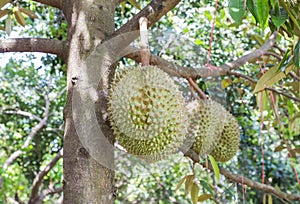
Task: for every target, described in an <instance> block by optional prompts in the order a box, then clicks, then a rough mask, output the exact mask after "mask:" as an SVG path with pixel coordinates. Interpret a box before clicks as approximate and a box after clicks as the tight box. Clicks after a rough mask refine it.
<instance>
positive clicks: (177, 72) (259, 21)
mask: <svg viewBox="0 0 300 204" xmlns="http://www.w3.org/2000/svg"><path fill="white" fill-rule="evenodd" d="M37 2H38V3H37ZM130 2H131V4H128V3H126V2H125V1H103V0H95V1H93V2H90V1H79V0H73V1H71V0H65V1H60V0H55V1H47V0H37V1H30V2H29V1H8V0H3V1H1V3H0V6H1V8H2V10H1V13H0V16H1V17H3V18H2V19H3V29H4V30H5V31H6V33H7V34H10V32H11V28H12V25H15V24H19V25H21V26H25V25H26V27H25V28H26V30H24V33H23V34H22V35H23V36H24V37H28V36H30V37H33V38H6V39H2V40H1V41H0V50H1V52H43V53H50V54H55V55H57V56H58V57H59V58H60V59H57V58H55V57H53V56H52V55H51V56H49V55H46V56H43V59H42V65H41V66H42V67H41V68H40V67H37V66H36V65H35V64H34V62H36V60H35V59H34V58H35V57H33V56H32V55H29V56H28V58H26V59H25V58H24V59H19V60H17V61H12V60H11V61H9V62H8V63H7V64H6V66H5V67H3V68H2V70H3V71H2V75H1V112H2V115H1V124H2V126H1V143H2V144H1V146H3V147H4V148H2V150H1V163H3V169H2V172H1V184H2V185H1V190H3V191H4V192H5V193H4V194H3V200H4V202H13V201H12V200H15V201H17V202H22V200H23V201H28V203H39V202H41V201H42V200H44V201H47V199H48V200H49V202H52V201H53V200H57V199H58V197H59V195H60V194H58V193H59V192H61V191H62V190H63V193H64V197H63V199H64V203H87V202H89V203H111V202H112V201H113V200H114V196H115V194H116V189H115V187H114V182H113V179H114V172H113V166H114V163H113V161H114V149H113V148H111V147H112V146H111V145H107V144H108V143H107V141H110V142H111V144H112V143H113V135H112V131H111V130H110V128H109V124H108V121H107V117H106V115H107V110H106V108H105V107H106V97H105V93H106V92H107V89H108V86H109V85H108V84H109V83H108V81H109V79H110V78H111V77H112V76H113V74H114V71H115V69H116V65H117V61H118V60H119V57H121V56H122V54H123V53H122V52H120V51H124V50H125V51H127V53H128V54H127V55H126V58H130V59H133V60H134V61H136V62H140V55H139V52H135V51H133V50H135V49H136V48H133V47H130V49H129V50H128V48H127V46H128V45H129V44H130V43H131V42H132V41H133V40H135V39H136V38H137V37H138V32H135V31H136V30H137V29H138V20H139V18H140V17H142V16H145V17H147V18H148V19H149V20H150V23H149V27H152V28H151V29H152V31H153V35H151V36H150V45H151V48H152V53H153V55H152V56H151V64H155V65H158V66H159V67H161V68H162V69H163V70H164V71H166V72H167V73H169V74H170V75H171V76H174V77H177V79H178V83H179V84H180V85H181V86H182V89H183V91H184V94H185V96H187V97H188V96H189V95H191V93H193V92H194V94H195V95H197V94H199V95H200V96H201V94H202V95H203V92H205V93H206V94H207V95H209V96H210V97H211V98H213V99H216V100H217V99H218V98H219V99H220V98H221V100H224V99H226V102H227V105H228V106H227V108H228V109H229V110H230V111H231V112H232V113H233V114H234V115H235V116H236V117H237V119H238V121H239V123H240V125H241V127H242V130H243V131H242V135H241V137H242V144H241V149H242V150H243V151H241V152H240V153H239V155H238V157H237V158H236V159H235V160H233V162H231V163H229V164H226V165H225V167H226V169H227V170H225V169H223V168H221V169H220V173H221V174H223V175H224V176H225V177H226V178H228V179H230V180H231V181H233V183H231V182H230V181H229V182H227V181H225V180H224V181H221V182H220V183H219V184H217V183H214V182H215V181H214V177H211V173H209V172H208V171H204V170H203V169H202V167H197V168H200V169H199V172H198V170H195V169H193V170H190V171H191V173H194V174H197V178H199V184H197V185H199V186H200V187H201V193H202V194H203V193H206V194H211V195H214V197H213V200H215V201H216V202H222V201H226V200H234V199H241V200H247V201H248V200H249V201H250V200H252V201H253V202H254V203H256V202H262V201H263V200H264V199H265V198H266V195H267V194H269V195H275V196H276V197H277V198H276V199H275V198H274V201H275V202H278V203H279V202H293V201H296V200H299V197H300V196H299V195H297V192H298V190H299V178H298V175H297V171H299V168H300V167H299V159H298V160H297V154H298V152H299V113H298V112H299V101H300V99H299V49H300V48H299V47H300V46H299V18H298V15H299V5H298V2H296V1H288V2H285V1H270V2H267V1H230V3H229V4H228V2H223V1H220V2H219V3H218V2H213V3H207V2H198V1H190V2H188V3H187V2H180V1H176V0H165V1H158V0H157V1H156V0H154V1H151V2H146V1H145V2H144V1H142V2H138V3H137V2H135V1H130ZM245 3H246V4H245ZM178 4H180V5H178ZM48 6H50V7H48ZM176 6H177V7H176ZM139 7H141V8H143V9H141V10H140V11H139ZM25 9H26V10H25ZM169 11H170V12H169ZM168 12H169V13H168ZM167 13H168V14H167ZM250 13H251V15H250ZM24 14H25V15H27V16H29V17H30V18H28V17H24ZM229 14H230V16H231V17H229ZM36 17H39V19H38V20H35V21H32V18H36ZM232 19H233V20H234V21H233V20H232ZM158 20H160V22H159V23H158V22H157V21H158ZM36 22H39V23H37V24H36ZM255 24H256V25H255ZM212 27H213V28H214V29H211V28H212ZM13 28H15V27H14V26H13ZM212 31H213V32H212ZM150 32H151V31H150ZM128 33H129V34H128ZM166 33H167V34H168V35H166ZM272 33H273V34H272ZM278 33H279V34H278ZM4 35H5V33H4V32H3V34H2V37H3V36H4ZM277 35H279V36H280V37H278V38H277ZM124 36H125V37H124ZM182 36H184V38H182ZM210 39H211V40H210ZM103 48H106V49H103ZM125 48H126V49H125ZM95 51H97V52H95ZM99 51H100V54H101V55H99ZM125 51H124V52H125ZM245 52H248V54H246V53H245ZM94 53H96V54H97V55H96V56H94V57H98V58H100V59H98V58H97V60H96V62H98V60H99V61H100V62H101V65H100V64H99V66H91V65H95V64H94V63H95V62H91V61H90V60H91V59H94V58H93V57H92V58H91V56H93V55H94ZM206 53H209V54H208V56H209V57H208V58H207V57H206ZM102 54H103V55H102ZM103 56H106V57H108V58H105V57H103ZM101 57H102V58H101ZM62 61H63V62H66V64H67V67H65V65H64V64H63V62H62ZM122 62H123V63H124V64H125V65H129V64H132V61H130V60H123V61H122ZM247 62H250V63H253V64H251V65H247V66H243V65H244V64H246V63H247ZM89 63H91V64H89ZM120 66H121V65H120ZM218 69H221V71H220V70H218ZM95 73H96V75H95ZM98 74H99V75H98ZM262 75H263V76H262ZM98 76H99V78H98ZM65 77H66V78H65ZM95 77H97V79H95ZM211 77H214V80H212V79H211ZM281 79H282V80H281ZM257 80H258V81H257ZM279 80H280V81H279ZM65 81H66V83H65ZM95 82H97V83H96V84H97V85H96V86H94V85H92V86H91V87H88V89H87V87H86V85H87V84H88V85H89V84H93V83H95ZM98 82H99V83H98ZM65 85H66V86H67V97H66V105H65V109H64V119H65V124H64V127H65V129H64V142H63V146H64V153H63V158H64V159H63V163H64V182H62V181H61V180H62V177H61V174H62V171H61V168H59V166H58V165H55V164H57V162H61V161H59V159H60V158H61V157H62V151H61V147H62V137H61V135H62V134H63V131H62V126H61V125H62V107H63V105H62V104H63V103H64V102H65V99H64V94H65V93H64V91H65V89H64V86H65ZM218 85H222V88H223V90H222V89H221V87H220V86H218ZM273 85H274V86H273ZM190 86H191V87H192V89H195V91H191V90H190V89H189V88H188V87H190ZM272 86H273V87H272ZM199 88H201V89H202V91H201V90H200V91H199ZM224 90H226V93H227V94H224V93H225V91H224ZM253 90H255V92H259V94H257V95H254V94H252V91H253ZM197 91H198V93H197ZM89 93H97V97H92V96H91V95H89ZM220 94H221V95H220ZM275 94H276V95H275ZM255 96H257V97H255ZM74 97H75V98H74ZM74 101H75V102H76V103H77V104H76V103H75V105H74ZM85 104H88V105H91V104H96V105H95V107H97V108H96V109H95V110H94V108H93V109H92V111H93V112H95V113H96V116H97V120H98V124H97V126H98V125H99V126H100V127H101V130H102V132H103V133H104V135H105V136H106V137H107V138H104V139H105V142H103V143H101V144H100V146H99V149H100V150H101V154H104V155H105V159H104V160H101V161H102V162H100V163H99V160H98V158H97V157H95V155H93V154H94V153H93V152H91V149H87V148H86V146H85V144H82V143H84V142H87V141H88V140H89V138H91V134H90V131H92V129H90V128H88V129H85V128H84V127H85V126H84V125H87V124H88V123H87V124H86V123H78V122H81V120H80V119H79V118H78V115H79V116H83V117H87V118H88V119H90V118H93V115H92V112H91V110H88V109H85V108H86V107H88V106H86V105H85ZM83 113H84V114H83ZM87 121H88V120H87ZM80 130H85V131H86V135H84V138H79V136H78V135H79V134H80ZM92 134H94V133H92ZM80 136H82V134H81V135H80ZM80 140H81V141H80ZM83 145H84V146H83ZM274 151H275V152H274ZM2 155H3V156H2ZM120 155H121V156H120ZM186 156H188V157H190V158H191V159H192V160H193V162H199V158H198V157H197V156H195V155H193V154H192V153H190V152H188V153H187V154H186ZM116 157H117V158H119V157H120V158H121V159H118V160H117V161H118V162H117V163H116V170H118V169H119V170H120V171H116V172H117V175H116V186H117V187H118V188H119V191H118V192H119V193H118V195H119V196H118V198H117V199H116V202H118V200H119V202H121V203H122V202H130V203H133V202H139V201H150V202H151V201H152V202H180V200H182V199H184V196H183V195H185V194H179V195H178V194H176V193H175V192H174V190H175V188H176V185H177V183H178V182H179V180H180V179H179V178H176V177H174V176H172V175H174V174H175V175H178V176H179V177H182V176H184V175H186V174H188V171H189V170H188V168H187V166H188V165H186V161H185V160H182V158H181V157H180V159H179V158H178V157H176V156H175V161H178V163H172V162H170V161H168V160H166V161H165V163H164V166H166V171H163V172H154V169H155V166H154V167H148V166H143V165H142V166H141V167H140V168H141V169H142V170H143V171H145V170H146V171H148V172H149V173H148V174H147V175H146V176H144V178H143V176H141V178H139V176H136V172H140V170H139V169H137V170H136V169H129V170H127V171H125V170H124V169H126V168H124V166H126V165H134V160H132V158H130V159H129V160H128V159H127V158H126V157H125V158H124V156H122V154H121V153H119V152H118V153H117V155H116ZM172 159H173V161H174V158H172ZM121 161H122V162H124V163H125V165H124V166H123V165H122V162H121ZM200 164H201V165H202V166H204V168H208V169H212V166H210V165H208V166H207V165H206V164H205V163H201V162H200ZM139 165H141V164H139ZM139 165H136V166H137V167H139ZM222 166H224V165H222ZM118 167H119V168H118ZM184 167H186V168H184ZM121 169H123V171H121ZM172 169H173V170H172ZM183 169H184V170H183ZM179 170H180V171H179ZM168 171H169V173H165V172H168ZM203 171H204V173H203ZM128 172H129V173H130V174H132V175H134V176H133V180H136V181H134V182H133V183H134V184H136V185H137V186H141V185H143V186H145V187H144V188H147V189H148V188H149V189H155V188H157V189H160V190H158V191H154V192H151V191H150V192H149V193H147V194H141V193H140V194H137V193H132V194H131V195H132V197H130V196H129V197H128V198H127V196H128V195H127V194H126V192H127V193H128V189H129V187H130V183H131V182H129V181H128V179H129V178H130V177H129V178H128V175H127V174H129V173H128ZM153 172H154V173H153ZM159 173H160V174H159ZM215 174H218V173H216V172H215ZM238 174H240V175H238ZM258 175H259V176H258ZM157 177H159V179H158V178H157ZM245 177H250V178H251V179H253V180H249V179H247V178H245ZM171 178H174V180H176V179H177V180H176V181H177V182H171V181H172V180H171ZM145 180H146V181H147V182H143V181H145ZM168 180H169V181H168ZM125 181H128V182H125ZM259 182H261V183H259ZM62 183H63V184H64V185H63V189H62ZM291 183H292V184H293V185H291ZM296 183H298V184H296ZM145 184H146V185H145ZM210 184H211V185H213V186H214V187H212V186H210ZM237 184H239V185H237ZM233 186H234V187H233ZM245 186H248V187H251V190H247V192H245V189H246V188H245ZM272 186H273V187H272ZM133 189H135V188H133ZM255 189H256V190H255ZM279 189H280V190H279ZM202 190H203V191H202ZM132 192H140V191H137V190H136V191H135V190H133V191H132ZM144 192H145V191H144ZM284 192H289V194H287V193H284ZM252 193H254V194H252ZM50 194H54V195H53V196H52V197H51V196H48V195H50ZM239 194H240V195H239ZM152 195H154V196H155V197H153V196H152ZM200 195H201V194H200ZM253 195H259V196H253ZM197 196H198V192H197ZM234 197H235V198H234ZM269 198H272V197H271V196H269ZM177 200H178V201H177ZM186 200H187V199H185V202H188V201H186Z"/></svg>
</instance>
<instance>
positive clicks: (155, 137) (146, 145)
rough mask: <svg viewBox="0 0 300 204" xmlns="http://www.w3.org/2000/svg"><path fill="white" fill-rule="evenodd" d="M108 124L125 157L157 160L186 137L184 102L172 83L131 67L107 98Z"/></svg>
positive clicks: (160, 74)
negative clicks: (126, 153)
mask: <svg viewBox="0 0 300 204" xmlns="http://www.w3.org/2000/svg"><path fill="white" fill-rule="evenodd" d="M108 104H109V112H110V122H111V126H112V128H113V130H114V134H115V136H116V140H117V141H118V143H119V144H120V145H121V146H123V147H124V148H125V149H126V150H127V151H128V152H129V153H131V154H134V155H137V156H140V157H144V158H145V157H148V158H150V157H152V158H151V159H154V160H157V159H159V158H162V157H163V156H165V155H168V154H171V153H173V152H174V151H175V150H176V149H177V148H178V147H179V146H180V145H181V144H182V142H183V141H184V139H185V136H186V133H187V126H188V125H187V124H188V121H187V117H186V108H185V101H184V98H183V96H182V95H181V93H180V92H179V91H178V88H177V86H176V85H175V84H174V81H173V80H172V79H171V78H170V77H169V76H168V75H167V74H166V73H165V72H163V71H162V70H160V69H159V68H157V67H155V66H146V67H140V66H136V67H132V68H131V69H128V70H126V71H123V72H121V74H120V75H119V76H118V77H116V79H115V80H114V81H113V83H112V86H111V89H110V94H109V103H108Z"/></svg>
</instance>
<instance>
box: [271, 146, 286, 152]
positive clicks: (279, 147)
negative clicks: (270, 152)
mask: <svg viewBox="0 0 300 204" xmlns="http://www.w3.org/2000/svg"><path fill="white" fill-rule="evenodd" d="M285 148H286V147H285V146H284V145H279V146H277V147H276V148H275V150H274V152H280V151H282V150H283V149H285Z"/></svg>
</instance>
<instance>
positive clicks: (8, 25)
mask: <svg viewBox="0 0 300 204" xmlns="http://www.w3.org/2000/svg"><path fill="white" fill-rule="evenodd" d="M11 28H12V22H11V16H10V15H8V16H7V18H6V20H5V32H6V33H7V35H10V33H11Z"/></svg>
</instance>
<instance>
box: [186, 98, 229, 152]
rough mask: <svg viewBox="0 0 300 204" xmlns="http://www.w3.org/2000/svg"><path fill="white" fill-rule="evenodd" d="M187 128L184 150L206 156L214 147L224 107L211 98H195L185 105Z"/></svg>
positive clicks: (221, 123) (224, 118)
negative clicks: (187, 114)
mask: <svg viewBox="0 0 300 204" xmlns="http://www.w3.org/2000/svg"><path fill="white" fill-rule="evenodd" d="M187 109H188V112H189V129H188V134H187V139H186V141H185V142H184V149H185V150H188V149H190V150H192V151H194V152H195V153H197V154H199V156H201V157H206V156H207V155H208V154H210V153H211V151H212V150H213V149H214V148H215V146H216V144H217V142H218V141H219V139H220V137H221V132H222V130H223V127H224V124H225V121H226V116H227V114H226V110H225V108H224V107H223V106H222V105H221V104H219V103H217V102H215V101H213V100H195V101H192V102H190V103H189V104H188V105H187ZM181 149H183V148H181Z"/></svg>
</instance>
